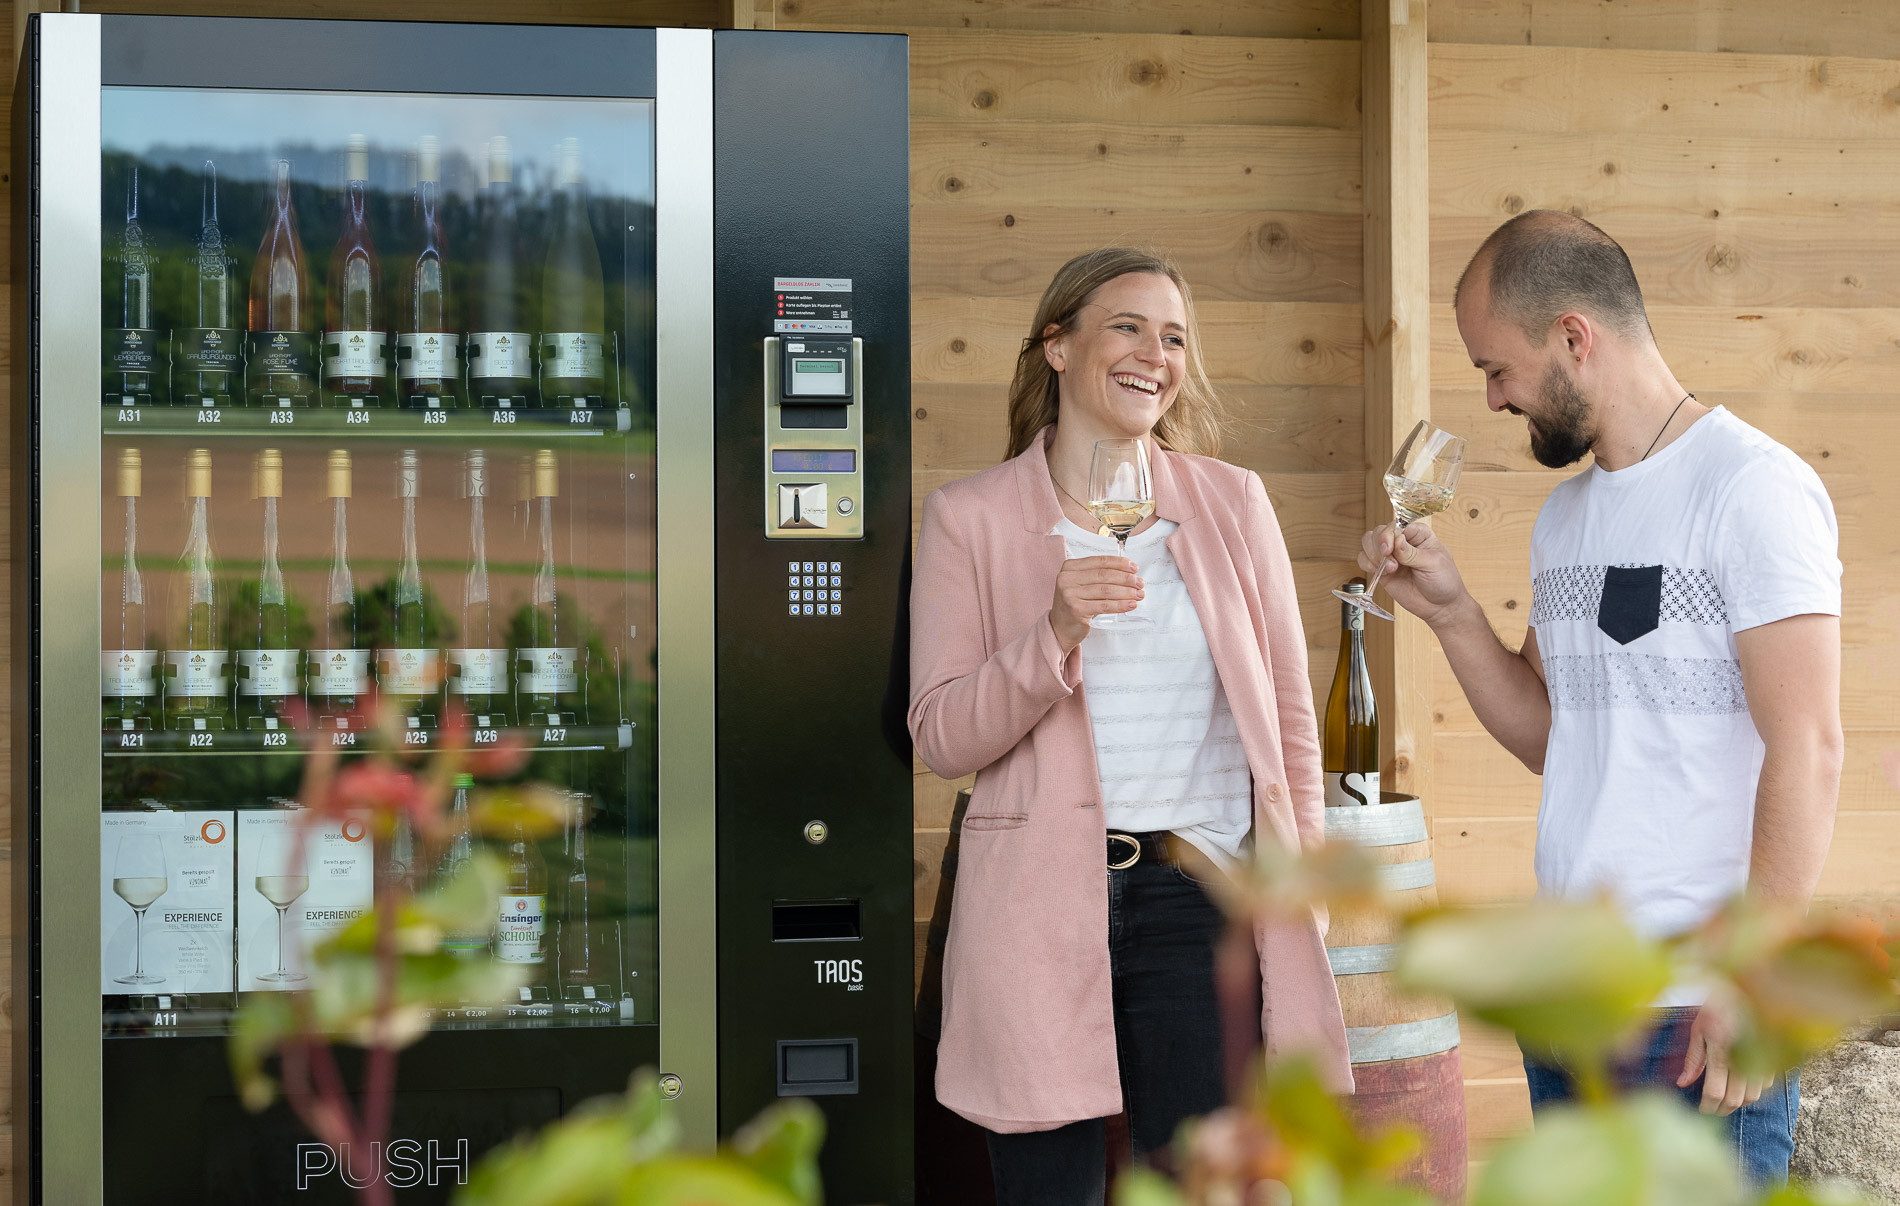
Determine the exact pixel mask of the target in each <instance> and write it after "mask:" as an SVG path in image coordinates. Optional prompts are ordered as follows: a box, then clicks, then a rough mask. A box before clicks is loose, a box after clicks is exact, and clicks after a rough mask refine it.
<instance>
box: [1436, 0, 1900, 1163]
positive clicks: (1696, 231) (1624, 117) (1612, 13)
mask: <svg viewBox="0 0 1900 1206" xmlns="http://www.w3.org/2000/svg"><path fill="white" fill-rule="evenodd" d="M1432 20H1433V26H1432V32H1431V37H1432V40H1433V43H1434V44H1433V45H1432V46H1431V48H1430V56H1429V62H1430V72H1431V91H1430V115H1431V255H1432V276H1431V300H1432V303H1433V306H1434V332H1433V352H1432V384H1433V393H1432V414H1433V418H1434V420H1435V421H1436V422H1438V423H1439V424H1441V425H1443V426H1446V427H1450V428H1452V429H1453V430H1457V431H1459V432H1462V433H1464V434H1466V435H1468V436H1470V437H1471V439H1472V453H1473V462H1474V463H1473V464H1472V466H1471V467H1470V471H1468V472H1467V473H1466V475H1465V478H1464V481H1463V483H1462V484H1461V485H1460V488H1459V497H1458V501H1457V503H1456V504H1455V506H1454V509H1453V511H1452V512H1450V513H1449V516H1448V517H1441V518H1440V521H1439V524H1438V528H1439V531H1440V532H1441V533H1443V534H1444V535H1445V537H1446V538H1447V539H1448V540H1449V541H1450V542H1451V543H1452V544H1453V545H1454V546H1455V547H1456V549H1457V550H1458V552H1459V553H1460V554H1461V564H1462V566H1463V569H1464V572H1465V577H1466V580H1467V581H1468V582H1469V583H1470V585H1471V587H1472V589H1473V591H1474V592H1475V593H1476V594H1477V596H1478V598H1479V599H1480V600H1481V601H1482V602H1483V603H1484V606H1485V609H1486V610H1487V612H1488V613H1489V614H1490V616H1491V618H1492V622H1493V623H1494V624H1495V625H1496V626H1497V627H1498V629H1499V631H1500V633H1501V634H1502V635H1503V636H1504V638H1505V639H1506V640H1507V641H1509V642H1512V643H1516V642H1519V641H1521V640H1522V638H1523V635H1524V629H1525V622H1526V618H1527V615H1528V612H1529V608H1530V595H1529V588H1530V583H1529V571H1528V568H1527V567H1528V550H1529V541H1530V529H1531V523H1532V521H1533V519H1534V518H1535V516H1536V513H1537V508H1538V506H1539V504H1540V503H1541V502H1542V500H1543V498H1544V496H1545V495H1546V494H1547V493H1548V492H1549V491H1550V489H1551V487H1552V486H1553V485H1555V484H1556V483H1557V482H1558V481H1560V480H1562V479H1563V478H1564V477H1565V476H1567V473H1565V472H1552V471H1549V470H1544V469H1542V468H1541V467H1539V466H1538V465H1537V464H1536V463H1535V462H1534V461H1533V460H1531V458H1530V456H1529V453H1528V450H1527V447H1526V441H1525V436H1524V431H1523V424H1522V422H1521V421H1519V420H1515V419H1511V418H1509V417H1506V416H1494V415H1491V414H1490V413H1488V412H1487V411H1486V409H1485V407H1484V390H1483V383H1482V379H1481V377H1480V375H1479V374H1478V372H1477V370H1476V369H1474V368H1472V366H1471V364H1470V361H1469V360H1468V359H1467V358H1466V356H1465V354H1464V349H1463V345H1462V344H1461V343H1460V342H1459V339H1458V333H1457V329H1456V326H1455V324H1454V322H1453V319H1452V314H1451V308H1450V301H1451V291H1452V286H1453V285H1454V283H1455V282H1456V280H1457V278H1458V274H1459V273H1460V272H1461V271H1462V270H1463V268H1464V265H1465V263H1466V261H1467V260H1468V259H1469V257H1470V255H1471V253H1472V251H1473V250H1475V249H1476V247H1477V245H1478V243H1479V242H1480V241H1481V240H1482V239H1483V238H1484V236H1485V235H1486V234H1488V233H1489V232H1490V231H1491V230H1492V229H1493V228H1495V227H1496V226H1497V225H1498V224H1499V223H1500V222H1502V221H1504V220H1505V219H1506V218H1508V217H1510V216H1511V215H1512V214H1515V213H1518V212H1520V211H1522V210H1524V209H1526V208H1536V207H1542V208H1555V209H1569V210H1573V211H1574V212H1576V213H1579V214H1581V215H1583V216H1584V217H1586V218H1588V219H1590V220H1591V221H1593V222H1596V223H1597V224H1599V225H1601V226H1602V227H1603V228H1604V229H1605V230H1607V231H1608V232H1609V233H1610V234H1611V235H1612V236H1613V237H1615V238H1616V239H1618V240H1619V241H1620V242H1621V243H1623V245H1624V246H1625V247H1626V248H1628V250H1629V252H1630V256H1631V259H1632V260H1633V261H1634V263H1635V267H1636V272H1637V276H1638V279H1639V280H1640V281H1641V283H1642V285H1643V288H1644V292H1645V295H1646V297H1647V300H1648V303H1649V311H1650V317H1651V320H1652V323H1653V325H1654V327H1655V330H1656V335H1657V339H1658V341H1659V343H1660V345H1661V348H1662V351H1663V354H1664V356H1665V357H1666V358H1667V359H1668V361H1669V363H1670V364H1671V366H1672V367H1673V368H1674V369H1675V370H1676V374H1677V376H1679V377H1680V378H1681V379H1682V380H1683V382H1684V384H1685V385H1687V386H1688V387H1689V388H1691V389H1693V390H1695V391H1696V393H1697V395H1698V396H1699V397H1700V398H1701V400H1702V401H1704V402H1706V403H1708V404H1710V405H1724V406H1727V407H1729V408H1731V409H1732V410H1733V411H1734V412H1735V413H1736V414H1737V415H1739V416H1741V417H1742V418H1743V419H1745V420H1747V421H1748V422H1750V423H1753V424H1755V425H1756V426H1758V427H1760V428H1762V429H1763V430H1764V431H1766V432H1767V433H1768V434H1769V435H1771V436H1773V437H1774V438H1776V439H1778V440H1780V441H1782V442H1783V443H1785V444H1787V445H1788V446H1790V447H1791V448H1793V449H1794V450H1795V451H1796V452H1798V453H1799V454H1800V455H1801V456H1802V457H1803V458H1804V459H1805V460H1807V461H1808V463H1809V464H1811V465H1813V466H1814V468H1815V469H1816V470H1817V471H1818V472H1819V473H1820V475H1821V478H1822V480H1823V481H1824V482H1825V483H1826V485H1827V488H1828V491H1829V493H1830V494H1831V495H1832V496H1833V499H1834V505H1835V509H1836V511H1837V513H1838V515H1839V518H1840V526H1841V555H1842V559H1843V560H1844V561H1845V562H1846V566H1847V572H1846V576H1845V593H1846V608H1845V609H1846V615H1845V616H1844V618H1843V625H1842V628H1843V640H1844V643H1845V646H1846V649H1845V658H1844V675H1843V684H1842V703H1843V719H1844V721H1845V724H1846V727H1847V767H1846V773H1845V776H1844V781H1843V783H1842V790H1841V812H1840V818H1839V822H1838V824H1837V827H1836V831H1835V841H1834V846H1833V850H1832V853H1831V855H1830V858H1829V861H1828V864H1827V869H1826V871H1825V873H1824V876H1823V879H1822V884H1821V892H1822V894H1823V895H1826V896H1832V897H1869V896H1879V897H1890V896H1892V895H1894V894H1895V893H1896V891H1897V890H1900V868H1897V866H1896V863H1895V860H1894V857H1893V852H1894V851H1895V849H1896V848H1900V796H1897V795H1896V791H1895V786H1894V785H1892V784H1890V783H1889V782H1888V781H1887V779H1886V778H1885V776H1884V775H1883V773H1882V768H1881V758H1882V757H1883V755H1885V756H1889V757H1891V756H1893V755H1894V753H1895V752H1896V751H1900V689H1897V687H1900V601H1897V600H1900V530H1896V528H1895V526H1894V524H1893V522H1892V518H1891V517H1892V516H1893V515H1894V514H1895V513H1896V510H1897V509H1900V482H1896V480H1895V478H1894V476H1893V475H1892V474H1890V473H1887V472H1883V459H1882V458H1883V457H1884V456H1887V455H1891V454H1892V453H1893V452H1894V451H1895V450H1896V449H1900V405H1896V404H1897V403H1900V385H1896V377H1895V373H1894V368H1895V364H1896V358H1897V356H1900V353H1896V347H1900V343H1896V340H1897V339H1900V285H1897V284H1896V282H1895V280H1894V279H1893V273H1892V267H1893V265H1894V264H1895V262H1896V260H1895V253H1896V251H1900V237H1896V236H1895V235H1894V233H1893V230H1892V227H1893V225H1894V222H1895V218H1896V216H1900V202H1896V200H1895V198H1896V197H1900V168H1896V166H1895V165H1896V164H1897V163H1900V155H1896V151H1900V106H1896V104H1895V98H1896V97H1900V62H1896V61H1895V59H1894V58H1893V57H1892V56H1900V10H1896V9H1894V8H1893V7H1892V6H1891V5H1889V4H1886V3H1884V2H1882V0H1864V2H1857V0H1837V2H1835V3H1830V4H1827V5H1813V6H1807V5H1804V6H1799V14H1798V15H1797V10H1796V9H1795V8H1792V7H1789V6H1786V5H1782V4H1779V3H1775V2H1774V0H1748V2H1744V0H1720V2H1699V3H1685V2H1674V3H1668V2H1659V3H1655V4H1645V5H1625V4H1610V3H1602V2H1598V0H1585V2H1570V3H1555V2H1550V3H1546V2H1543V0H1536V2H1526V3H1518V2H1515V0H1434V3H1433V5H1432ZM1480 43H1481V44H1480ZM1718 51H1721V52H1727V53H1714V52H1718ZM1848 55H1882V56H1888V57H1885V58H1867V57H1858V58H1857V57H1847V56H1848ZM1571 472H1574V470H1573V471H1571ZM1434 682H1435V685H1436V693H1435V697H1434V703H1433V719H1434V721H1435V729H1436V731H1435V764H1436V775H1435V779H1436V782H1435V785H1434V789H1435V798H1436V801H1437V816H1436V820H1435V826H1434V833H1435V837H1436V850H1435V856H1436V858H1437V865H1438V868H1439V882H1440V886H1441V890H1442V891H1443V893H1444V895H1445V897H1446V898H1447V899H1448V900H1457V901H1462V902H1496V901H1504V900H1510V899H1516V898H1520V897H1523V896H1526V895H1528V894H1530V892H1531V891H1532V887H1533V880H1532V871H1531V850H1532V844H1533V840H1534V832H1535V816H1536V808H1537V800H1538V781H1537V779H1536V778H1535V777H1533V776H1532V775H1530V774H1529V773H1528V772H1526V771H1525V770H1523V768H1522V767H1520V766H1518V765H1517V764H1516V763H1515V762H1514V761H1513V760H1512V759H1511V758H1510V757H1509V756H1508V755H1506V754H1505V753H1504V752H1503V751H1502V749H1500V748H1499V747H1498V746H1497V745H1496V743H1494V742H1493V741H1492V740H1491V739H1490V738H1489V737H1488V736H1486V735H1485V734H1484V733H1483V731H1482V730H1481V729H1480V728H1479V726H1478V724H1477V722H1476V720H1475V718H1474V717H1473V715H1472V713H1471V710H1470V708H1469V707H1468V706H1467V705H1466V704H1465V702H1464V700H1463V698H1462V696H1461V695H1460V693H1459V691H1458V688H1457V684H1456V683H1455V682H1454V681H1453V679H1452V677H1451V674H1450V672H1449V668H1448V667H1444V666H1443V663H1442V655H1441V662H1440V669H1439V670H1438V672H1437V674H1436V676H1435V679H1434ZM1515 1059H1516V1053H1515V1051H1514V1049H1512V1048H1511V1046H1510V1044H1509V1042H1508V1040H1501V1039H1499V1038H1498V1037H1497V1036H1484V1035H1480V1036H1477V1038H1476V1040H1475V1041H1471V1040H1470V1039H1469V1037H1468V1041H1467V1044H1466V1059H1465V1073H1466V1076H1467V1094H1466V1099H1467V1102H1468V1104H1469V1107H1470V1123H1471V1135H1472V1139H1473V1147H1474V1154H1476V1153H1481V1152H1482V1150H1483V1148H1484V1146H1485V1145H1487V1144H1489V1143H1491V1142H1494V1141H1495V1140H1496V1138H1498V1137H1499V1136H1501V1135H1504V1134H1508V1133H1511V1132H1514V1131H1515V1130H1517V1129H1518V1128H1520V1127H1522V1126H1524V1125H1526V1124H1527V1123H1528V1110H1527V1106H1526V1101H1525V1098H1524V1090H1523V1078H1522V1072H1521V1069H1520V1068H1519V1067H1518V1066H1517V1065H1516V1063H1515Z"/></svg>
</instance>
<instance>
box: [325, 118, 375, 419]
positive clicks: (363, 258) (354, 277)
mask: <svg viewBox="0 0 1900 1206" xmlns="http://www.w3.org/2000/svg"><path fill="white" fill-rule="evenodd" d="M344 163H345V167H344V176H345V178H346V179H345V182H344V185H343V233H342V234H341V235H339V236H338V237H337V241H336V248H335V249H334V250H333V251H331V252H330V289H329V307H328V309H327V311H326V314H327V317H326V319H325V321H324V329H323V395H324V400H325V401H326V402H327V403H329V404H330V405H332V406H348V407H361V406H381V405H382V395H383V392H384V391H385V390H386V389H388V388H389V346H388V345H389V335H388V328H389V323H388V321H387V316H386V315H385V314H384V313H383V306H384V300H383V267H382V261H381V260H380V259H378V258H377V255H376V243H375V240H373V239H371V238H370V233H369V139H368V138H367V137H365V136H364V135H361V134H352V135H350V142H349V152H348V154H347V155H345V156H344Z"/></svg>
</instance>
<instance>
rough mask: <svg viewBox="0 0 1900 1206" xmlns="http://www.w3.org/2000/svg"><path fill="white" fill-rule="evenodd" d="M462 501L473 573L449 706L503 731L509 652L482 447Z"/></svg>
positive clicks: (466, 468) (472, 455) (453, 655)
mask: <svg viewBox="0 0 1900 1206" xmlns="http://www.w3.org/2000/svg"><path fill="white" fill-rule="evenodd" d="M462 497H464V498H466V499H468V572H467V573H466V574H464V575H463V577H462V647H461V648H457V649H451V650H449V652H448V659H449V664H448V699H449V705H450V706H451V707H455V706H459V707H461V708H462V709H464V710H465V711H466V712H467V713H468V718H469V723H470V724H472V725H474V726H475V727H476V728H478V729H495V728H502V727H504V726H505V725H507V723H508V710H509V704H510V700H509V698H508V649H507V647H506V645H505V644H503V643H502V642H500V641H497V640H496V636H497V633H496V632H495V609H494V600H493V598H492V597H491V596H490V594H489V583H488V534H487V531H486V524H485V519H486V516H485V511H484V508H485V505H486V503H487V501H488V455H487V454H486V453H485V452H483V451H482V450H481V449H479V448H475V449H471V450H470V451H469V452H468V453H467V454H466V455H464V457H463V458H462ZM491 736H492V734H491Z"/></svg>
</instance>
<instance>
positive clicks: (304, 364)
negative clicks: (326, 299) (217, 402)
mask: <svg viewBox="0 0 1900 1206" xmlns="http://www.w3.org/2000/svg"><path fill="white" fill-rule="evenodd" d="M269 219H270V220H269V222H268V223H267V224H266V225H265V228H264V238H263V241H262V242H260V243H259V244H258V247H257V258H256V259H255V260H253V261H252V262H251V291H250V301H249V308H248V314H247V327H248V330H247V333H246V334H245V337H244V379H245V392H246V394H247V395H248V396H249V398H250V402H251V405H253V406H275V407H284V406H308V405H310V404H311V403H312V402H313V401H315V399H316V391H317V341H316V338H315V336H314V335H312V334H311V332H312V331H313V330H315V328H316V321H317V320H316V314H315V312H314V311H313V310H312V308H311V307H312V305H313V303H312V301H311V297H310V267H309V264H308V262H307V261H306V260H305V259H304V254H303V242H302V240H300V239H299V238H298V237H297V210H296V206H295V205H294V204H292V201H291V195H290V161H289V160H288V159H279V160H278V161H277V162H276V164H275V165H274V166H273V168H272V189H271V208H270V215H269Z"/></svg>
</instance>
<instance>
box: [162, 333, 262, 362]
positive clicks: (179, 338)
mask: <svg viewBox="0 0 1900 1206" xmlns="http://www.w3.org/2000/svg"><path fill="white" fill-rule="evenodd" d="M243 342H244V337H243V335H242V334H240V333H239V332H237V331H234V330H230V329H228V328H225V327H181V328H179V329H178V330H176V331H174V332H172V343H173V345H174V347H175V353H174V355H175V360H176V367H177V368H178V370H179V371H180V372H185V373H235V372H236V371H237V367H238V348H239V347H241V346H242V345H243Z"/></svg>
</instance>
